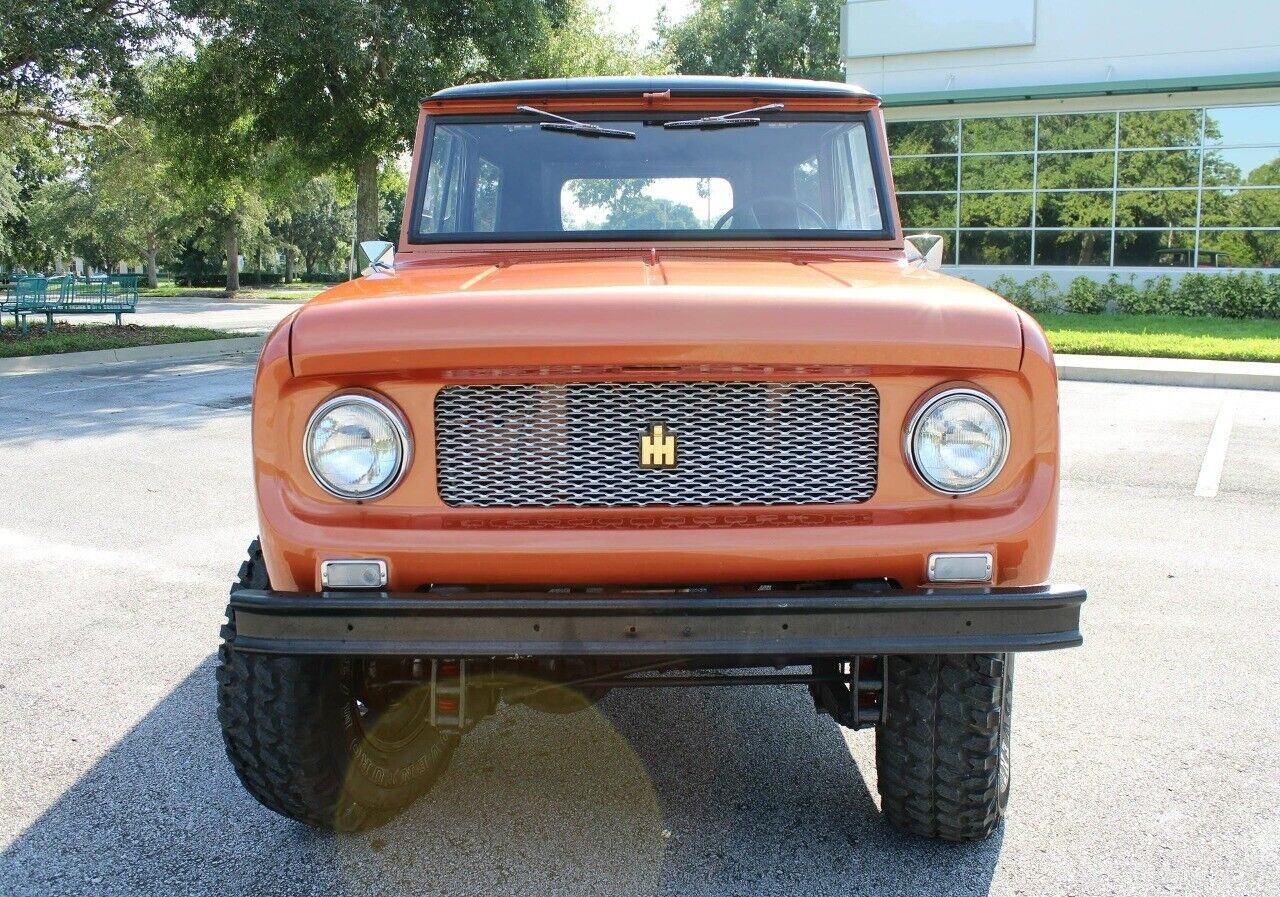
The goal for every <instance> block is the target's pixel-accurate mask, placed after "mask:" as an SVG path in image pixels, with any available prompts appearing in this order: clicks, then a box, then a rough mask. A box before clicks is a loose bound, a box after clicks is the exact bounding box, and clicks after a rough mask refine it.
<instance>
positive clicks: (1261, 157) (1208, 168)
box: [1204, 146, 1280, 187]
mask: <svg viewBox="0 0 1280 897" xmlns="http://www.w3.org/2000/svg"><path fill="white" fill-rule="evenodd" d="M1204 183H1205V186H1218V187H1234V186H1237V185H1241V184H1249V185H1251V186H1259V187H1261V186H1272V187H1274V186H1280V146H1255V147H1245V148H1241V149H1211V150H1209V151H1207V152H1206V153H1205V154H1204Z"/></svg>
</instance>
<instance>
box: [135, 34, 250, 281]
mask: <svg viewBox="0 0 1280 897" xmlns="http://www.w3.org/2000/svg"><path fill="white" fill-rule="evenodd" d="M232 50H234V48H233V47H230V46H228V45H226V44H218V43H212V44H199V45H197V47H196V53H195V57H194V58H191V59H188V58H186V57H180V56H178V57H170V58H169V59H166V60H165V61H164V62H163V63H161V64H160V65H159V66H158V67H157V69H156V72H155V76H154V83H153V86H152V89H151V91H150V92H149V100H148V104H147V109H148V114H149V117H150V118H151V120H152V121H153V122H154V124H155V128H156V136H157V138H158V140H159V144H160V147H161V151H162V152H163V153H164V154H165V155H166V156H167V157H168V159H169V161H170V164H171V165H172V169H173V172H174V174H175V176H176V177H178V178H180V179H181V180H182V181H183V183H185V184H186V185H187V191H188V197H189V198H188V205H189V207H191V208H193V209H196V210H199V214H202V215H205V216H207V217H208V218H209V219H210V220H211V221H212V222H213V223H214V224H215V225H216V226H217V227H218V229H219V230H221V233H222V241H223V247H224V251H225V255H226V259H227V294H228V295H229V296H234V295H235V294H236V292H237V291H238V290H239V289H240V254H241V242H242V240H243V239H245V238H246V237H247V236H250V235H261V234H263V233H265V232H266V217H267V213H266V203H265V202H264V201H263V199H262V197H261V196H260V193H261V192H262V189H263V186H264V183H263V182H264V167H265V166H266V164H267V152H266V150H267V148H266V147H265V146H264V144H263V141H262V139H261V136H260V133H259V129H258V127H257V118H256V116H255V114H254V112H253V110H252V107H251V106H250V105H249V99H250V97H251V90H250V85H249V84H248V82H247V80H246V78H245V77H244V71H243V66H242V65H241V61H240V59H239V58H238V57H236V56H235V55H234V53H232V52H230V51H232Z"/></svg>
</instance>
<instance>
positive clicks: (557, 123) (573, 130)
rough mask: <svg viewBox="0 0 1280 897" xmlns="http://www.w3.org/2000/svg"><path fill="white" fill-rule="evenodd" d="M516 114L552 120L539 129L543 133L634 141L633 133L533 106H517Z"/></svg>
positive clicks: (545, 122)
mask: <svg viewBox="0 0 1280 897" xmlns="http://www.w3.org/2000/svg"><path fill="white" fill-rule="evenodd" d="M516 111H517V112H528V113H529V114H530V115H542V116H545V117H546V118H550V119H554V120H553V121H544V122H543V123H542V124H541V128H542V130H544V131H563V132H564V133H566V134H583V135H585V136H587V137H621V138H623V139H624V140H635V139H636V135H635V132H634V131H623V130H620V129H618V128H602V127H600V126H599V125H593V124H591V123H590V122H585V121H574V120H573V119H572V118H565V117H564V116H563V115H556V114H555V113H554V112H548V111H547V110H545V109H536V108H534V107H533V106H517V107H516Z"/></svg>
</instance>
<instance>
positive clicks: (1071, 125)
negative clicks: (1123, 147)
mask: <svg viewBox="0 0 1280 897" xmlns="http://www.w3.org/2000/svg"><path fill="white" fill-rule="evenodd" d="M1115 128H1116V117H1115V114H1114V113H1111V112H1102V113H1091V114H1088V115H1042V116H1040V149H1041V150H1072V149H1109V148H1110V147H1113V146H1115V142H1116V133H1115Z"/></svg>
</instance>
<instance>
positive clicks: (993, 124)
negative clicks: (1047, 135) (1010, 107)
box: [960, 115, 1036, 153]
mask: <svg viewBox="0 0 1280 897" xmlns="http://www.w3.org/2000/svg"><path fill="white" fill-rule="evenodd" d="M960 137H961V147H962V150H963V152H966V153H1011V152H1018V151H1021V150H1026V151H1028V152H1030V151H1031V150H1033V149H1035V145H1036V120H1035V118H1034V117H1032V116H1029V115H1028V116H1026V117H1021V118H966V119H964V120H963V121H961V122H960Z"/></svg>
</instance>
